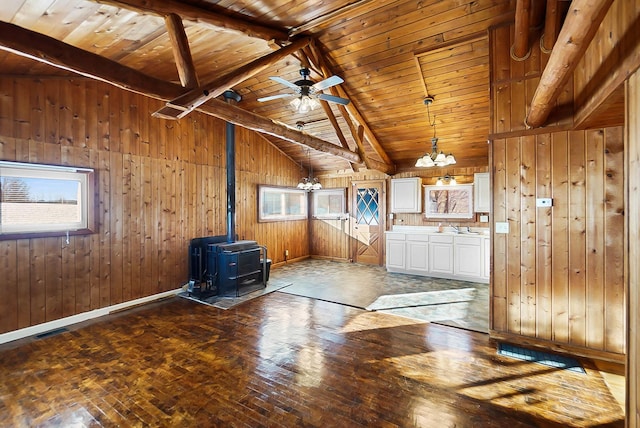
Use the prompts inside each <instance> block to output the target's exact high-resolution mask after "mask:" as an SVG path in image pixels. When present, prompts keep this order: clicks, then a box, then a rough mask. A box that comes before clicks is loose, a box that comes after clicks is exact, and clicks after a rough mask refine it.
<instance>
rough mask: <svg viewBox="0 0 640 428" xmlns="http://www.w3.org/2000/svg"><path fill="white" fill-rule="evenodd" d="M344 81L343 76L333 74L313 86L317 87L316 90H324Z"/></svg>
mask: <svg viewBox="0 0 640 428" xmlns="http://www.w3.org/2000/svg"><path fill="white" fill-rule="evenodd" d="M342 82H344V80H342V78H341V77H339V76H331V77H327V78H326V79H324V80H322V81H320V82H318V83H316V84H315V85H313V86H312V88H313V89H315V90H316V91H322V90H323V89H327V88H330V87H332V86H336V85H339V84H341V83H342Z"/></svg>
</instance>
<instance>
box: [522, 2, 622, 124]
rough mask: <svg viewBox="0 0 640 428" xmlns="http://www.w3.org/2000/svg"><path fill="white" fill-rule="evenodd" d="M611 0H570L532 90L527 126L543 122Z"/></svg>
mask: <svg viewBox="0 0 640 428" xmlns="http://www.w3.org/2000/svg"><path fill="white" fill-rule="evenodd" d="M612 2H613V0H573V2H572V3H571V7H570V9H569V13H568V15H567V17H566V19H565V21H564V25H563V26H562V29H561V30H560V34H559V36H558V41H557V42H556V44H555V46H554V48H553V51H552V52H551V56H550V57H549V62H548V63H547V66H546V67H545V69H544V72H543V73H542V76H541V77H540V83H539V84H538V87H537V88H536V91H535V93H534V94H533V99H532V100H531V108H530V110H529V114H528V115H527V118H526V120H525V123H526V125H527V126H528V127H531V128H537V127H539V126H542V125H544V122H545V121H546V120H547V118H548V117H549V114H550V113H551V110H552V109H553V107H554V104H555V102H556V99H557V98H558V95H559V94H560V92H561V91H562V89H563V87H564V85H565V84H566V83H567V81H568V80H569V78H570V77H571V75H572V73H573V71H574V70H575V68H576V66H577V65H578V62H579V61H580V58H582V56H583V55H584V52H585V51H586V50H587V47H588V46H589V43H590V42H591V40H592V39H593V36H594V35H595V33H596V31H597V30H598V27H599V26H600V23H601V22H602V20H603V19H604V16H605V15H606V13H607V10H608V9H609V6H611V3H612Z"/></svg>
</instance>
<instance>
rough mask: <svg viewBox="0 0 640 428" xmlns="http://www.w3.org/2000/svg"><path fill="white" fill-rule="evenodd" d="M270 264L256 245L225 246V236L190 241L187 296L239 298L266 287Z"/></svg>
mask: <svg viewBox="0 0 640 428" xmlns="http://www.w3.org/2000/svg"><path fill="white" fill-rule="evenodd" d="M270 264H271V263H270V260H268V259H267V249H266V247H264V246H261V245H258V243H257V242H256V241H235V242H227V237H226V236H209V237H203V238H196V239H192V240H191V243H190V245H189V285H188V288H187V292H188V293H189V295H195V296H198V297H209V296H212V295H219V296H228V297H238V296H242V295H243V294H247V293H250V292H252V291H255V290H258V289H260V288H264V287H266V284H267V281H268V280H269V270H270V267H271V266H270Z"/></svg>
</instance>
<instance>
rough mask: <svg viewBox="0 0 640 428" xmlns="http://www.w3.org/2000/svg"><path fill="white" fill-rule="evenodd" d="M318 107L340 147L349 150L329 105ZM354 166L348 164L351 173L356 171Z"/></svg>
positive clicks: (324, 104) (323, 104) (323, 103)
mask: <svg viewBox="0 0 640 428" xmlns="http://www.w3.org/2000/svg"><path fill="white" fill-rule="evenodd" d="M320 105H321V106H322V108H323V109H324V113H325V114H326V115H327V117H328V118H329V122H331V126H333V129H334V131H335V132H336V135H337V136H338V140H339V141H340V145H342V148H344V149H350V148H349V144H348V143H347V139H346V138H345V136H344V134H343V133H342V129H340V124H339V123H338V119H336V115H335V114H333V110H331V107H330V106H329V104H328V103H325V102H321V103H320ZM354 165H355V164H353V163H349V168H350V169H351V170H352V171H356V170H357V166H356V167H355V168H354Z"/></svg>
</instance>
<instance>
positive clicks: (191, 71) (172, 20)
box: [164, 13, 198, 88]
mask: <svg viewBox="0 0 640 428" xmlns="http://www.w3.org/2000/svg"><path fill="white" fill-rule="evenodd" d="M164 20H165V24H166V26H167V32H168V33H169V40H171V47H172V48H173V56H174V58H175V60H176V68H177V69H178V76H180V83H182V86H184V87H185V88H195V87H197V86H198V76H197V74H196V68H195V66H194V65H193V57H192V56H191V49H190V48H189V39H188V38H187V33H186V32H185V31H184V25H182V19H181V18H180V16H179V15H176V14H175V13H170V14H169V15H166V16H165V17H164Z"/></svg>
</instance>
